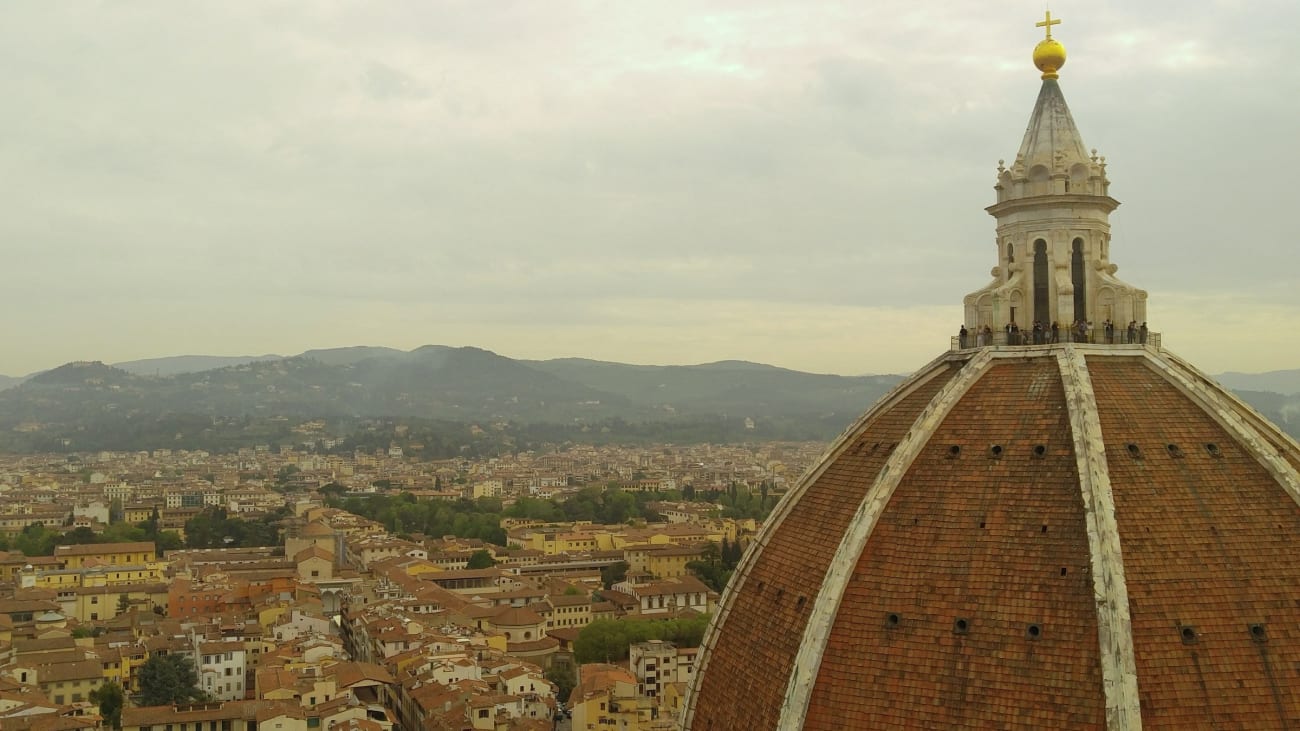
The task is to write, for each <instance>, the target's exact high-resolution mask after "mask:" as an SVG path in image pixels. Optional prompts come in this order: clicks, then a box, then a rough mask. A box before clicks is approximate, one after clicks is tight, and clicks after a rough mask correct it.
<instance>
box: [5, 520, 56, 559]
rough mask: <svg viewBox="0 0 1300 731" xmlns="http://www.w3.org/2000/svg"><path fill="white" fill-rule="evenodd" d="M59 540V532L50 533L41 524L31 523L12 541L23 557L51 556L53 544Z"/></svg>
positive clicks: (50, 531)
mask: <svg viewBox="0 0 1300 731" xmlns="http://www.w3.org/2000/svg"><path fill="white" fill-rule="evenodd" d="M58 539H59V532H58V531H52V530H50V529H48V528H46V527H45V525H44V524H42V523H32V524H30V525H28V526H26V527H25V528H23V532H22V533H20V534H19V535H18V538H17V539H15V540H14V547H15V548H17V549H18V550H19V551H22V552H23V555H24V556H53V555H54V544H55V542H56V541H58Z"/></svg>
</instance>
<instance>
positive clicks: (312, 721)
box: [307, 717, 320, 728]
mask: <svg viewBox="0 0 1300 731" xmlns="http://www.w3.org/2000/svg"><path fill="white" fill-rule="evenodd" d="M307 728H320V719H319V718H316V717H312V718H309V719H307Z"/></svg>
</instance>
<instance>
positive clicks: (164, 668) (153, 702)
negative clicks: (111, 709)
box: [138, 655, 207, 706]
mask: <svg viewBox="0 0 1300 731" xmlns="http://www.w3.org/2000/svg"><path fill="white" fill-rule="evenodd" d="M140 687H141V688H142V689H143V690H141V691H140V700H139V702H138V705H141V706H170V705H172V704H175V703H188V702H192V701H199V700H203V699H204V698H206V697H207V694H206V693H204V692H203V691H202V690H200V689H199V676H198V673H197V672H195V670H194V663H192V662H190V659H189V658H188V657H185V656H184V655H154V656H153V657H151V658H149V660H148V661H146V662H145V664H144V665H142V666H140Z"/></svg>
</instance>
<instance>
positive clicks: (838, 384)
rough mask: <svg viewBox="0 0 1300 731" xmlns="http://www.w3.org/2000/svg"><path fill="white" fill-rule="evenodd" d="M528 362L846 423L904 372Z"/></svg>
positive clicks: (636, 390) (675, 402) (738, 410)
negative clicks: (826, 372) (867, 373)
mask: <svg viewBox="0 0 1300 731" xmlns="http://www.w3.org/2000/svg"><path fill="white" fill-rule="evenodd" d="M530 365H532V366H533V367H535V368H538V369H540V370H543V371H546V372H548V373H552V374H554V375H556V376H559V377H560V378H564V379H566V380H569V381H573V382H575V383H582V384H586V385H587V386H590V387H592V388H595V389H599V390H601V391H607V392H609V393H617V394H621V395H623V396H624V397H626V398H627V399H629V400H630V401H632V402H634V403H638V404H641V405H644V406H650V407H654V408H656V409H659V410H663V411H668V412H674V413H683V414H701V413H713V414H733V415H740V416H752V417H782V416H796V415H799V416H807V415H828V416H829V415H836V414H842V415H844V417H845V418H844V419H843V421H844V423H845V424H847V423H848V421H849V420H850V419H852V418H853V417H854V416H856V415H858V414H859V413H861V412H862V411H863V410H864V409H866V407H867V406H869V405H870V404H872V403H873V402H875V400H876V399H878V398H880V396H882V395H884V393H885V392H886V391H888V390H889V389H890V388H891V387H892V386H893V385H894V384H895V383H898V381H899V377H898V376H833V375H820V374H815V373H803V372H800V371H792V370H787V369H785V368H777V367H775V366H770V365H763V364H761V363H749V362H745V361H721V362H718V363H706V364H703V365H692V366H640V365H627V364H623V363H607V362H603V361H596V360H584V359H581V358H562V359H557V360H548V361H533V362H530ZM845 412H851V413H845Z"/></svg>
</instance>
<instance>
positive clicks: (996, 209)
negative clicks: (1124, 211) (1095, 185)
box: [984, 193, 1119, 218]
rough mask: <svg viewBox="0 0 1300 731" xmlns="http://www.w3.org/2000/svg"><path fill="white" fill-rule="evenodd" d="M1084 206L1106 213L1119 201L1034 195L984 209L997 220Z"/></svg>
mask: <svg viewBox="0 0 1300 731" xmlns="http://www.w3.org/2000/svg"><path fill="white" fill-rule="evenodd" d="M1063 205H1064V206H1070V205H1086V206H1096V207H1098V208H1100V209H1102V210H1103V211H1105V212H1106V213H1110V212H1112V211H1114V210H1115V209H1116V208H1119V201H1117V200H1115V199H1114V198H1111V197H1110V196H1108V195H1083V194H1080V193H1064V194H1060V195H1057V194H1051V195H1035V196H1031V197H1029V198H1013V199H1011V200H1005V201H1002V202H1001V203H994V204H993V205H991V206H989V207H988V208H985V209H984V210H985V211H988V214H989V215H990V216H993V217H994V218H999V217H1001V216H1004V215H1006V214H1008V213H1015V212H1017V211H1037V210H1042V209H1044V208H1055V207H1057V206H1063Z"/></svg>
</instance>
